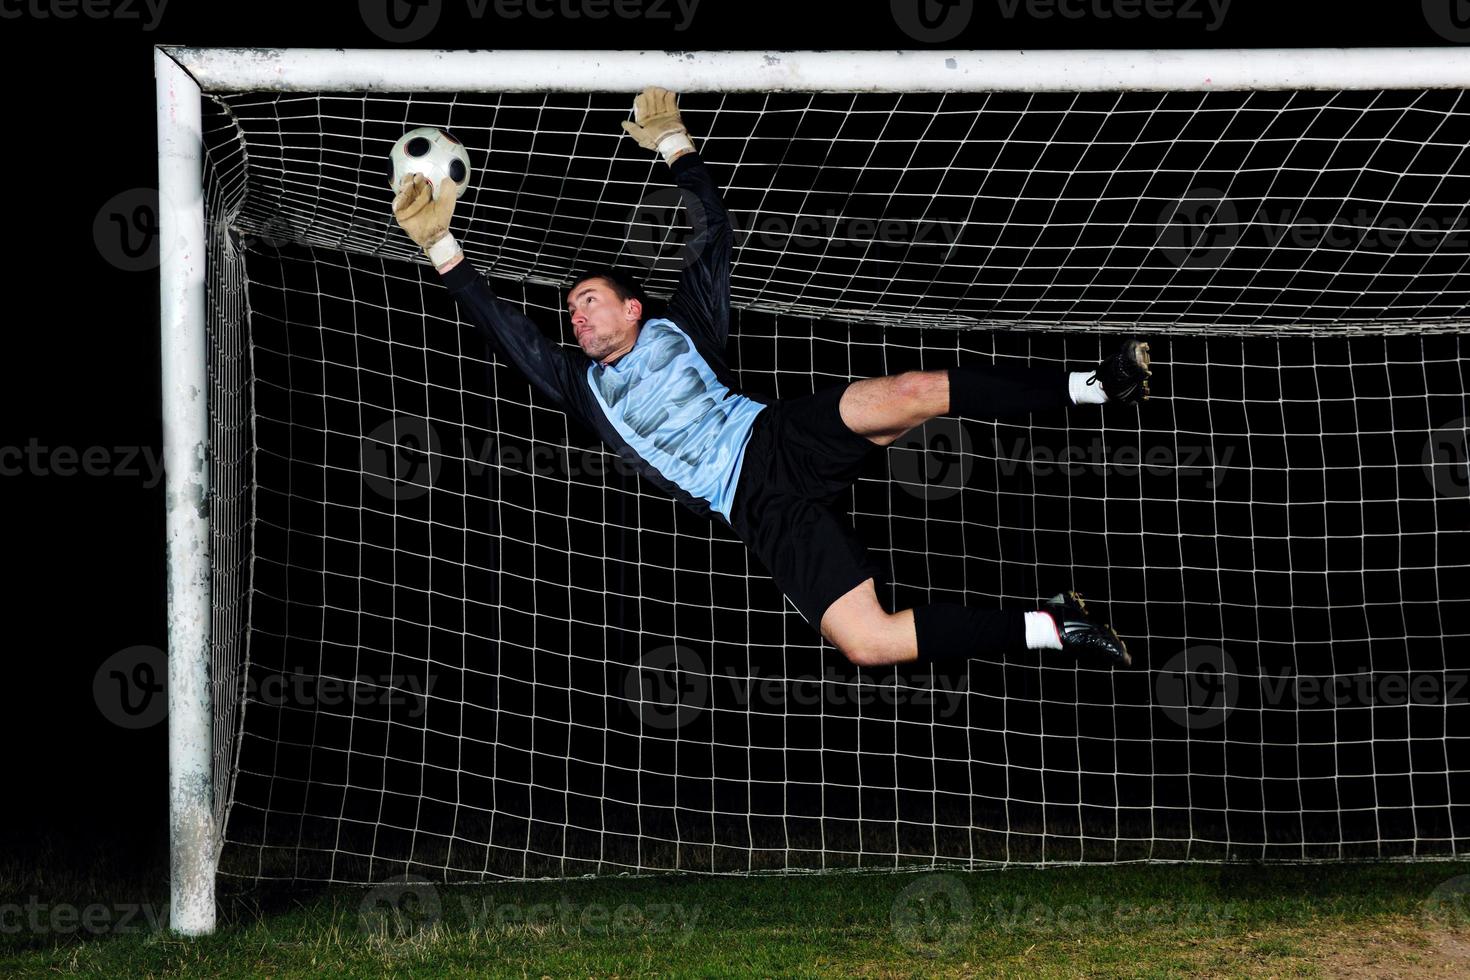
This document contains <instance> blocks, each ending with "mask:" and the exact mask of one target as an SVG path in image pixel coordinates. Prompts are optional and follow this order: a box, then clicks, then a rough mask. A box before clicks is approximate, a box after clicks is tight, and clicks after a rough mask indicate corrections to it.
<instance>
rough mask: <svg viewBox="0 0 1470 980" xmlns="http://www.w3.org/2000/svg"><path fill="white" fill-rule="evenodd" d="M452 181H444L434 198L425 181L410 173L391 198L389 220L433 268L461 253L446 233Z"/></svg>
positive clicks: (452, 214)
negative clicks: (394, 223)
mask: <svg viewBox="0 0 1470 980" xmlns="http://www.w3.org/2000/svg"><path fill="white" fill-rule="evenodd" d="M454 202H455V193H454V185H453V182H452V181H450V180H449V178H447V177H446V178H445V179H444V182H443V183H442V184H440V185H439V193H438V194H437V195H435V194H434V193H433V190H432V188H431V187H430V185H429V181H428V178H426V177H424V176H423V175H422V174H414V175H413V179H412V180H411V181H410V182H409V183H406V184H404V185H403V189H402V190H401V191H399V193H398V196H397V197H395V198H394V199H393V217H394V218H396V219H398V226H399V227H400V228H402V229H403V230H404V231H405V232H406V233H407V234H408V237H409V238H412V239H413V241H414V244H416V245H418V247H419V248H421V249H423V250H424V254H425V255H427V256H428V257H429V261H430V262H432V263H433V264H434V268H436V269H442V267H443V266H445V265H447V264H449V263H451V262H453V261H454V260H455V259H456V258H457V257H458V256H460V255H461V254H463V253H462V252H461V251H460V247H459V244H458V243H457V242H455V240H454V236H453V235H451V234H450V233H449V219H450V218H451V217H453V216H454Z"/></svg>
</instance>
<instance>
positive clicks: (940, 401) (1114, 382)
mask: <svg viewBox="0 0 1470 980" xmlns="http://www.w3.org/2000/svg"><path fill="white" fill-rule="evenodd" d="M623 128H624V129H625V130H626V131H627V132H628V133H629V134H630V135H631V136H632V137H633V138H634V139H635V140H637V141H638V143H639V144H640V145H641V146H643V147H646V148H647V149H650V150H655V151H657V152H658V153H660V154H662V156H663V159H664V161H665V162H666V163H667V164H668V166H669V168H670V170H671V171H672V173H673V177H674V180H675V181H676V182H677V183H678V185H679V186H680V187H681V188H684V189H686V190H687V191H689V192H692V193H693V195H694V197H695V198H696V199H697V201H698V209H699V210H700V211H702V212H703V213H702V215H695V216H694V217H695V218H696V220H695V221H694V227H695V231H696V237H695V239H694V240H692V241H691V242H690V243H689V252H690V253H691V254H692V258H691V259H690V260H689V262H688V263H687V265H686V268H685V269H684V270H683V271H682V273H681V275H680V278H679V285H678V288H677V290H676V291H675V293H674V295H673V297H672V299H671V300H670V302H669V304H668V309H667V313H666V315H664V316H660V317H646V316H645V315H644V306H645V297H644V295H643V293H642V291H641V288H640V287H639V285H638V284H637V283H635V282H633V281H630V280H629V279H628V278H627V277H626V276H624V275H623V274H621V273H619V272H616V271H614V270H611V269H608V270H591V271H589V272H588V273H586V274H584V275H582V276H580V277H578V278H577V279H576V280H575V281H574V282H573V283H572V285H571V288H570V290H569V291H568V293H567V313H568V314H569V315H570V317H571V321H572V330H573V332H574V333H575V334H576V341H577V345H578V346H579V347H580V348H581V350H580V351H572V350H571V349H569V348H567V347H563V346H562V345H561V344H558V343H555V342H553V341H551V340H549V339H548V338H547V337H546V336H544V335H543V334H542V333H541V331H540V330H539V329H538V328H537V326H536V325H535V324H534V323H532V322H531V321H530V320H529V319H527V318H526V317H525V316H524V315H523V314H522V313H521V312H520V311H519V310H517V309H516V308H515V307H513V306H511V305H510V304H509V303H507V302H505V301H504V300H502V299H500V298H498V297H497V296H496V295H495V294H494V293H493V292H492V291H491V289H490V287H489V286H488V285H487V284H486V282H485V280H484V279H482V278H481V277H480V276H479V274H478V273H477V272H476V271H475V269H474V268H473V267H472V266H471V265H470V263H469V262H467V261H465V257H464V253H463V251H461V249H460V248H459V246H458V245H457V244H456V243H455V240H454V237H453V236H452V235H451V234H450V232H449V222H450V218H451V216H452V215H453V213H454V203H455V195H454V194H453V193H448V192H445V193H440V194H439V195H438V196H437V197H435V196H434V195H432V194H431V189H430V186H429V183H428V181H427V180H425V178H423V177H422V176H415V177H414V178H413V182H412V183H411V184H405V185H404V187H403V188H402V190H401V192H400V193H399V195H398V196H397V197H396V198H395V199H394V201H393V213H394V216H395V217H396V218H397V220H398V223H399V225H401V226H402V228H403V230H404V231H405V232H407V233H408V236H409V237H410V238H412V239H413V241H414V242H415V243H417V244H418V245H419V246H420V247H422V248H423V249H424V252H425V253H426V254H427V255H428V257H429V260H430V261H431V262H432V263H433V265H434V267H435V269H437V270H438V272H439V274H440V276H441V277H442V278H443V281H444V284H445V286H447V287H448V289H449V291H450V293H451V295H453V296H454V298H455V300H456V301H457V302H458V303H459V305H460V307H461V308H462V309H463V310H464V312H465V314H466V316H467V318H468V319H469V320H471V321H473V322H474V323H475V324H477V325H478V327H479V328H480V330H481V331H482V332H483V333H484V334H485V337H486V341H487V343H488V345H489V346H490V347H491V348H492V349H494V350H496V351H498V352H500V353H501V354H502V356H504V357H506V358H508V359H509V361H510V362H511V363H512V364H514V365H515V366H516V368H517V369H518V370H520V372H521V373H522V374H523V375H525V376H526V378H527V379H529V381H530V382H531V384H532V385H534V386H535V387H536V389H537V390H538V391H540V392H541V393H542V394H543V395H545V396H546V397H547V398H548V399H550V400H551V401H552V402H554V403H555V404H556V405H557V406H558V407H559V408H561V409H562V410H563V411H565V412H566V413H567V414H568V415H571V416H573V417H574V418H576V419H577V420H578V421H580V422H582V423H583V424H584V425H586V426H588V427H589V428H590V429H592V431H594V432H596V433H597V434H598V436H600V437H601V438H602V440H603V441H604V442H605V443H607V445H608V446H610V447H612V449H613V450H614V451H615V452H617V454H618V455H619V456H620V457H622V458H623V459H625V460H627V461H628V462H629V463H630V464H631V465H632V466H633V467H634V468H636V470H637V471H638V472H639V474H640V475H642V476H643V477H644V478H646V479H647V480H649V481H650V482H651V483H653V484H654V485H656V486H658V487H660V488H661V489H662V490H664V491H665V492H666V493H668V494H669V495H670V496H672V497H674V498H675V499H676V500H678V501H679V502H680V503H682V504H684V505H685V506H687V507H689V508H690V509H692V510H694V511H695V512H696V513H698V514H700V515H702V516H707V517H711V518H712V519H713V517H714V516H718V518H719V519H720V520H722V521H724V522H725V523H726V524H728V526H729V527H730V528H731V529H732V530H733V531H734V533H735V534H736V535H737V536H738V537H739V538H740V539H741V540H742V541H744V542H745V543H746V545H747V546H749V548H750V549H751V551H753V552H754V553H755V555H756V557H757V558H759V559H760V561H761V562H762V563H763V564H764V565H765V567H766V569H767V570H768V571H769V572H770V574H771V576H772V578H773V579H774V580H775V582H776V584H777V585H778V586H779V587H780V588H781V590H782V591H783V592H784V593H785V594H786V595H787V596H789V597H790V598H791V600H792V601H793V602H794V603H795V604H796V607H797V608H798V609H799V610H800V611H801V614H802V616H804V617H805V618H806V620H807V622H808V623H810V624H811V625H812V627H813V628H815V629H816V630H818V631H819V632H820V633H821V635H822V636H824V637H826V638H827V640H829V641H830V642H831V643H832V644H833V645H834V646H836V647H837V649H839V650H840V651H842V653H843V655H844V656H846V657H847V658H848V659H849V660H851V661H852V662H853V663H855V664H859V665H862V666H869V667H872V666H882V665H887V664H900V663H908V662H912V661H916V660H917V661H921V662H932V661H938V660H945V659H952V658H964V657H972V656H979V655H982V654H987V653H989V654H999V653H1006V652H1011V651H1019V650H1025V649H1033V650H1037V649H1041V650H1045V649H1051V650H1061V651H1065V652H1066V653H1069V654H1071V655H1073V656H1076V657H1078V658H1080V659H1082V660H1085V661H1090V662H1093V663H1097V664H1105V665H1115V666H1121V665H1126V664H1129V663H1130V662H1131V660H1130V658H1129V655H1128V651H1127V648H1126V647H1125V646H1124V644H1123V641H1122V640H1121V639H1120V638H1119V637H1118V635H1117V633H1115V632H1114V631H1113V629H1112V628H1111V627H1109V626H1107V625H1106V624H1103V623H1100V622H1098V621H1096V620H1095V619H1094V618H1093V617H1092V616H1091V615H1090V614H1089V613H1088V611H1087V609H1086V606H1085V605H1084V603H1083V601H1082V598H1081V596H1079V595H1078V594H1077V593H1075V592H1064V593H1061V594H1059V595H1057V596H1055V597H1054V598H1052V599H1050V600H1048V601H1046V602H1043V603H1039V604H1038V608H1037V609H1035V610H1031V611H1024V610H1000V609H976V608H970V607H967V606H961V605H955V604H934V605H927V606H919V607H917V608H914V609H905V610H901V611H898V612H888V611H887V610H885V609H884V608H883V606H882V605H881V604H880V603H879V601H878V594H877V591H876V588H875V581H876V578H877V576H878V575H879V574H881V571H882V570H881V569H880V568H879V567H878V566H877V565H876V563H874V562H873V561H872V560H871V559H870V557H869V556H868V553H867V550H866V549H865V548H864V546H863V544H862V542H861V541H859V540H858V538H857V536H856V535H855V534H854V532H853V530H852V528H851V527H850V526H848V523H847V520H846V516H845V515H844V514H842V513H841V512H839V511H837V510H836V509H835V508H834V507H833V506H832V502H833V499H834V498H835V497H836V495H837V494H839V493H841V492H843V491H845V490H846V489H848V488H849V487H850V486H851V485H852V483H853V481H854V480H856V479H857V477H858V474H859V472H860V470H861V468H862V466H863V463H864V461H865V460H867V459H868V458H869V457H870V456H871V455H872V454H873V453H874V452H876V451H877V450H879V449H881V448H882V447H885V446H887V445H889V444H890V443H892V442H893V441H894V440H896V439H898V438H899V437H900V436H902V435H903V434H904V433H905V432H907V431H909V430H910V429H912V428H914V427H915V426H918V425H921V424H923V423H924V422H925V421H927V420H929V419H931V418H934V417H935V416H939V415H958V416H962V417H966V418H1000V417H1006V416H1013V415H1025V414H1028V413H1030V412H1034V411H1039V410H1043V409H1050V408H1057V407H1061V406H1068V405H1079V404H1087V403H1102V402H1105V401H1115V402H1134V401H1137V400H1139V399H1141V398H1147V397H1148V384H1149V377H1150V370H1149V358H1148V344H1146V343H1142V342H1139V341H1137V340H1129V341H1127V342H1126V343H1124V344H1123V345H1122V347H1121V348H1120V349H1119V350H1118V352H1117V353H1116V354H1114V355H1113V356H1112V357H1110V358H1109V359H1107V360H1105V361H1103V362H1102V363H1101V364H1099V365H1097V367H1096V368H1095V369H1094V370H1090V371H1072V372H1068V371H1064V370H1061V369H1046V368H1014V367H1012V368H998V367H992V366H976V367H956V368H950V369H948V370H943V371H908V372H904V373H902V374H897V375H892V376H889V377H880V378H868V379H864V380H860V381H852V382H846V383H842V384H838V385H835V386H833V387H829V388H826V389H824V390H822V391H818V392H816V393H815V394H811V395H807V396H805V397H801V398H794V399H784V400H778V399H771V398H767V397H765V396H762V395H759V394H755V393H752V392H744V391H741V390H740V388H739V386H738V385H737V383H736V381H735V379H734V377H733V376H732V375H731V374H730V371H729V369H728V368H727V367H726V365H725V362H724V348H725V343H726V338H727V335H728V332H729V320H730V260H731V250H732V244H733V239H734V234H733V232H732V231H731V228H730V221H729V217H728V215H727V213H726V211H725V207H724V204H723V203H722V201H721V197H720V191H719V188H718V187H717V186H716V184H715V182H714V179H713V178H712V177H711V175H710V172H709V170H708V169H707V168H706V167H705V164H704V161H703V160H701V159H700V157H699V155H698V154H697V153H696V152H695V151H694V144H693V143H692V142H691V141H690V138H689V133H688V130H687V129H686V128H685V126H684V123H683V121H682V120H681V118H680V115H679V110H678V108H677V106H676V104H675V101H674V93H672V92H669V91H667V90H665V89H660V88H648V89H646V90H644V92H643V93H642V94H641V95H639V96H638V98H637V100H636V101H635V102H634V119H633V121H625V122H624V123H623ZM691 210H694V207H693V204H692V202H691Z"/></svg>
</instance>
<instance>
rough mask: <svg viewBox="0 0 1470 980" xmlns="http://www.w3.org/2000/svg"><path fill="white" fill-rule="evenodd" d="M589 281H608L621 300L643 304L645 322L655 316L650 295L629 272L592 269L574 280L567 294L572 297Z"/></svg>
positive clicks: (605, 268) (610, 267) (614, 269)
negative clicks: (573, 293)
mask: <svg viewBox="0 0 1470 980" xmlns="http://www.w3.org/2000/svg"><path fill="white" fill-rule="evenodd" d="M588 279H606V280H607V283H608V286H609V287H610V288H611V289H612V291H613V295H615V296H616V297H617V298H618V299H619V300H622V301H623V302H627V301H628V300H630V299H636V300H637V301H638V302H640V303H642V304H643V319H644V320H647V319H649V318H651V317H652V316H653V315H654V313H653V304H652V301H651V300H649V298H648V294H647V293H645V292H644V291H643V283H642V282H640V281H639V280H638V278H637V277H636V276H634V275H632V274H631V273H629V272H628V271H627V270H625V269H619V268H617V267H615V266H610V265H603V266H594V267H592V268H590V269H585V270H583V271H582V272H581V273H579V274H578V275H577V276H576V277H575V278H573V279H572V284H571V286H570V287H568V289H567V293H568V294H569V295H570V294H571V293H572V292H574V291H575V290H576V288H577V287H578V286H580V285H582V283H584V282H586V281H587V280H588Z"/></svg>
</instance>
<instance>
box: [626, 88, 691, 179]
mask: <svg viewBox="0 0 1470 980" xmlns="http://www.w3.org/2000/svg"><path fill="white" fill-rule="evenodd" d="M633 118H634V119H635V120H637V121H636V122H629V121H628V120H626V119H624V120H623V129H624V130H625V131H626V132H627V133H628V135H629V136H632V137H633V138H634V139H635V140H637V141H638V145H639V146H642V147H646V148H648V149H650V150H657V151H658V152H660V153H662V154H663V156H664V163H673V162H674V157H675V156H676V155H678V154H679V153H681V152H683V151H684V150H693V149H694V143H693V142H692V141H691V140H690V139H689V130H687V129H685V128H684V120H683V119H681V118H680V117H679V107H678V105H676V104H675V102H674V93H673V92H670V91H669V90H668V89H666V88H659V87H658V86H657V85H650V86H649V87H648V88H646V89H644V90H643V93H642V94H641V95H639V96H638V98H636V99H634V100H633Z"/></svg>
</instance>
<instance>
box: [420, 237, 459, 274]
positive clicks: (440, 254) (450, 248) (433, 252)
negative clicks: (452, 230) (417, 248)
mask: <svg viewBox="0 0 1470 980" xmlns="http://www.w3.org/2000/svg"><path fill="white" fill-rule="evenodd" d="M459 251H460V249H459V243H458V242H456V241H455V240H454V236H453V235H449V234H446V235H445V236H444V237H443V238H441V239H439V240H438V241H437V242H435V243H434V244H432V245H430V246H429V247H428V248H426V249H424V254H425V255H427V256H428V257H429V262H430V263H431V264H432V265H433V266H434V268H436V269H437V268H439V267H440V266H441V265H444V264H445V263H446V262H448V261H449V260H450V259H452V258H454V257H455V256H456V255H458V254H459Z"/></svg>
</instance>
